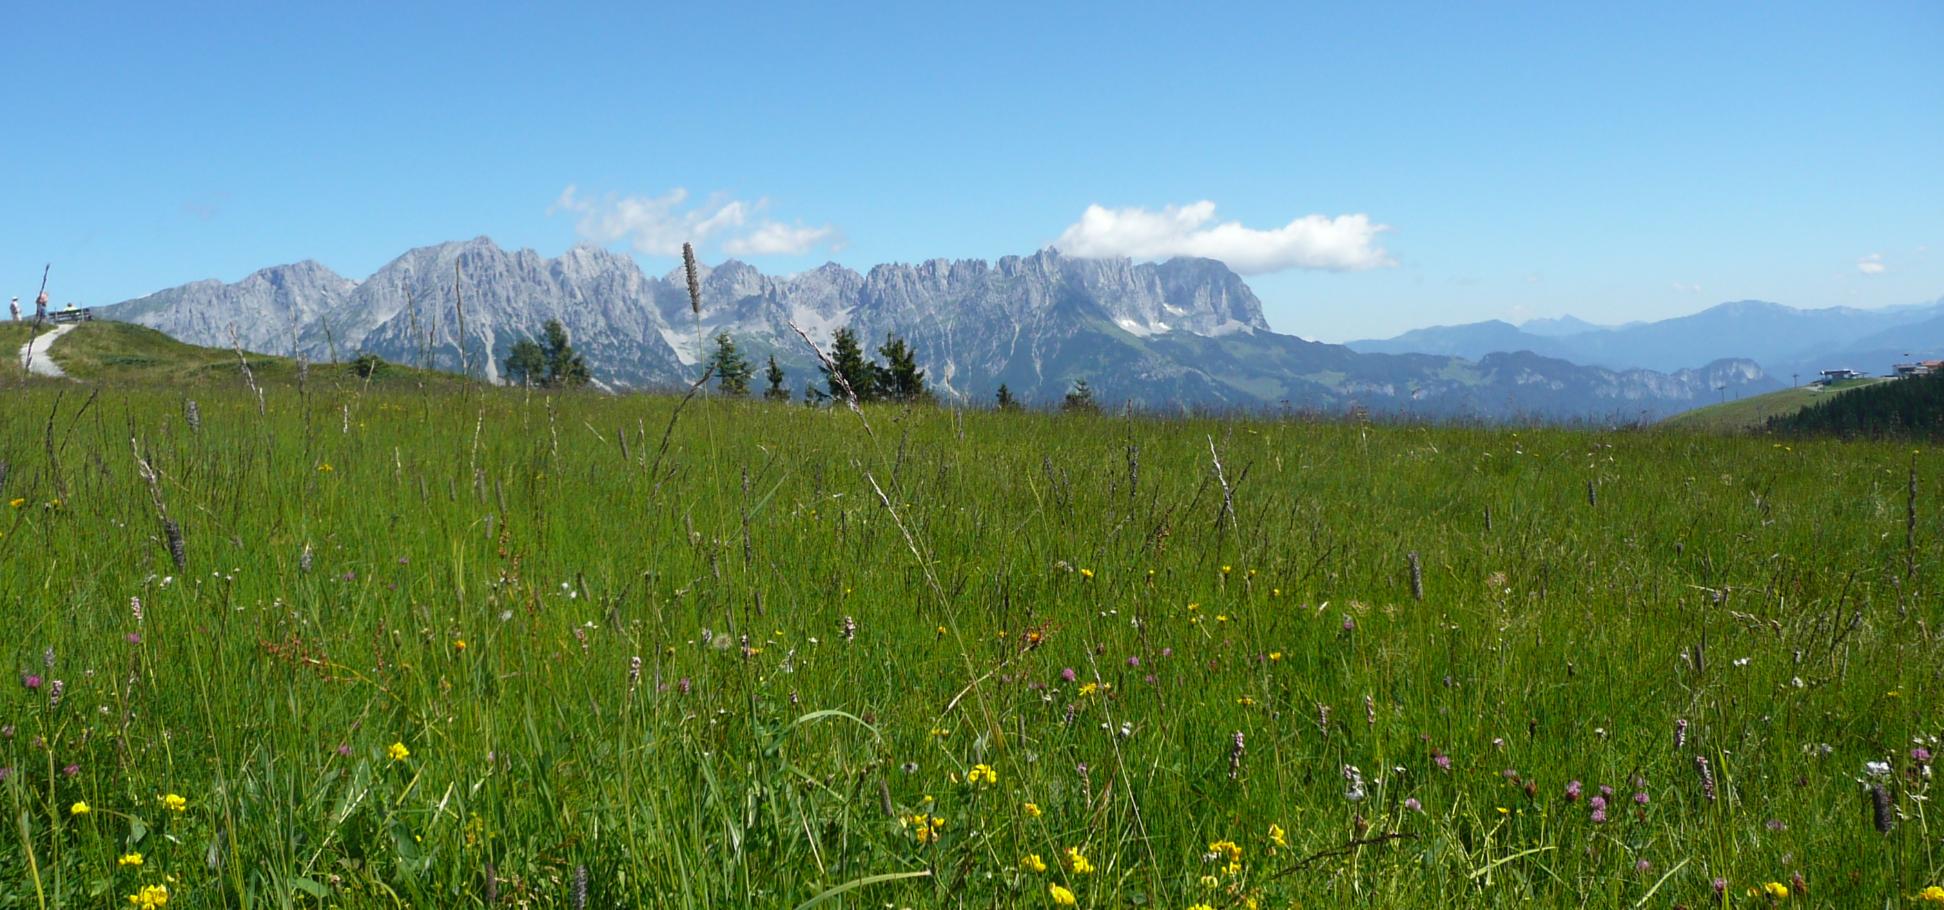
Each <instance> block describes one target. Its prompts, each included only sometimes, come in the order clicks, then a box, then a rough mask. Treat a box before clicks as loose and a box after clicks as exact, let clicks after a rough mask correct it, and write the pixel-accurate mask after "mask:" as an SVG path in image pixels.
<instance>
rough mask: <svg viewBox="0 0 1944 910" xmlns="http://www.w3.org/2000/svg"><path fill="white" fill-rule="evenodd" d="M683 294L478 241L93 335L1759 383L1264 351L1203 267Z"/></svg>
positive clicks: (1037, 369)
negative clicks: (905, 350)
mask: <svg viewBox="0 0 1944 910" xmlns="http://www.w3.org/2000/svg"><path fill="white" fill-rule="evenodd" d="M697 277H698V278H699V279H700V284H701V291H702V306H701V311H700V314H699V318H698V315H697V314H696V313H694V312H692V311H691V309H690V302H689V295H688V288H687V279H686V276H685V275H684V274H683V271H682V269H680V268H679V267H678V268H674V269H671V270H670V271H668V272H667V273H666V274H665V275H663V276H661V277H651V276H649V275H647V274H646V273H644V272H643V271H642V269H641V268H640V266H639V265H638V263H637V262H636V260H635V259H634V257H632V256H629V255H626V254H623V253H618V252H614V251H612V250H608V249H604V248H600V247H593V246H577V247H573V248H571V249H568V250H566V251H564V252H562V253H561V254H560V255H558V256H555V257H553V258H548V257H545V256H542V255H541V254H539V253H537V252H535V251H534V250H531V249H519V250H512V251H509V250H506V249H503V248H501V247H500V246H499V245H498V244H496V243H495V242H494V241H493V240H492V239H491V238H490V237H486V236H479V237H475V238H472V239H470V240H463V241H451V242H447V243H440V244H432V245H428V246H421V247H417V248H415V249H412V250H408V251H406V252H405V253H403V254H401V255H399V256H398V257H397V258H395V259H393V260H392V261H391V262H388V263H386V264H385V265H384V266H383V267H382V268H380V269H378V270H377V271H376V272H375V273H373V274H372V275H371V276H370V277H368V278H365V279H364V280H362V281H351V280H349V279H344V278H341V277H338V276H336V275H335V274H333V273H331V272H330V271H329V270H328V269H325V268H323V267H322V266H321V265H317V264H316V263H296V264H293V265H291V266H284V267H279V268H277V269H271V270H265V271H263V272H261V273H258V274H257V275H256V276H253V278H252V279H246V280H244V281H241V282H237V283H235V284H223V283H221V282H197V283H194V284H189V285H184V286H182V287H179V288H174V289H171V290H169V291H163V292H159V293H157V294H154V295H150V297H147V298H143V299H141V300H135V301H129V302H127V303H124V304H121V305H118V306H116V307H112V308H108V311H107V312H106V313H105V315H109V316H113V317H119V318H126V319H130V320H132V321H136V322H141V323H144V324H147V325H151V326H153V327H155V328H160V329H162V330H164V331H167V332H169V333H170V334H173V335H176V336H177V337H179V338H182V339H183V340H186V341H194V342H199V343H204V344H209V343H219V344H227V343H228V336H227V328H228V326H230V325H238V326H241V327H244V328H245V329H247V331H246V332H244V333H242V334H243V343H244V344H245V345H246V346H248V347H253V348H255V349H257V350H263V351H269V352H273V353H287V352H289V351H290V350H291V349H292V348H296V349H298V350H300V351H302V352H303V353H305V354H306V355H307V356H312V357H317V358H322V357H326V356H334V357H345V356H349V355H350V354H351V353H355V352H358V351H368V352H371V353H375V354H378V355H379V356H382V357H385V358H387V359H391V360H396V361H401V362H406V363H413V364H421V365H426V366H433V367H439V368H444V369H459V368H461V367H462V365H463V366H464V367H465V368H466V369H469V370H471V371H473V372H474V374H475V375H479V376H483V377H485V378H488V379H491V378H495V377H496V376H497V375H498V366H499V364H500V363H501V362H502V360H503V358H504V356H505V354H506V352H507V350H508V348H510V347H511V345H512V343H513V342H515V341H517V340H519V339H521V338H526V337H531V336H533V335H536V334H537V333H538V332H539V330H540V327H541V326H542V325H543V324H544V323H545V322H547V321H548V320H556V319H557V320H559V321H560V322H561V323H562V324H563V325H564V326H565V327H566V328H567V331H568V334H569V336H570V337H572V338H573V340H574V344H575V347H576V348H577V349H578V350H579V351H580V352H581V353H582V354H583V355H585V356H586V358H587V362H588V364H589V366H590V367H591V368H592V370H593V373H594V375H595V377H596V378H597V379H600V380H602V381H603V382H605V383H608V384H610V385H612V386H617V387H619V386H636V387H639V386H656V385H670V386H672V385H675V384H677V383H685V382H687V381H690V379H691V377H693V376H694V375H695V370H694V367H693V363H694V362H695V360H696V359H697V358H698V357H701V356H705V353H706V351H707V349H708V347H709V342H708V339H709V338H710V337H712V336H714V335H716V334H718V333H723V332H727V333H728V334H730V335H731V336H732V337H733V338H734V339H735V341H736V343H737V345H738V346H739V347H741V348H743V349H744V350H745V352H746V356H748V357H750V358H751V359H752V360H756V361H759V362H760V361H763V360H766V359H767V358H768V357H771V356H774V357H775V358H776V359H777V361H778V363H779V364H782V365H783V366H784V368H785V370H786V374H787V376H788V379H786V383H787V385H788V387H789V390H790V391H791V392H792V393H795V392H798V391H800V390H801V389H802V388H803V387H804V385H805V384H807V383H814V382H815V381H816V376H817V372H816V368H815V362H814V360H813V359H812V357H811V355H810V352H809V350H808V348H807V346H805V345H804V344H803V340H802V339H801V338H799V337H798V336H797V331H798V330H801V331H803V332H804V333H805V334H806V335H808V336H810V337H811V338H812V339H813V340H815V341H817V342H819V343H823V342H827V341H828V339H829V338H830V337H831V336H832V334H833V333H834V332H835V331H836V330H837V329H838V328H842V327H848V328H850V329H852V330H853V331H855V332H856V334H857V335H858V337H859V338H861V339H864V340H866V342H867V343H868V344H869V346H871V347H873V348H875V347H876V345H877V344H878V343H880V342H881V340H882V339H884V338H885V337H887V336H893V335H895V336H898V337H901V338H903V339H905V340H906V341H907V342H909V343H910V344H911V345H912V346H913V348H914V349H915V350H916V351H917V352H918V357H919V365H920V367H921V368H923V369H925V370H927V371H928V376H929V378H930V380H931V381H932V383H933V384H934V385H935V387H936V388H937V389H938V390H939V392H940V394H942V395H944V396H947V397H952V396H958V397H961V398H962V399H967V400H982V399H985V398H987V397H988V396H990V395H991V393H992V390H993V389H995V388H997V386H998V384H999V383H1002V382H1003V383H1005V384H1007V385H1008V386H1009V387H1010V388H1011V389H1012V390H1013V392H1014V394H1015V395H1017V396H1019V397H1020V398H1022V399H1023V400H1027V401H1042V402H1045V401H1056V400H1058V399H1059V397H1060V396H1061V395H1062V394H1064V393H1065V392H1066V390H1067V389H1068V388H1069V386H1070V384H1071V383H1072V382H1073V381H1074V380H1076V379H1081V378H1085V379H1088V380H1089V382H1090V383H1091V384H1092V385H1093V386H1094V387H1095V388H1096V389H1097V390H1099V393H1100V394H1102V395H1103V396H1105V397H1104V398H1103V400H1107V401H1118V400H1123V399H1135V400H1140V401H1144V402H1147V403H1149V404H1152V405H1158V406H1159V405H1167V404H1171V403H1176V402H1179V403H1189V402H1195V403H1220V404H1224V405H1230V406H1236V405H1240V406H1250V405H1254V406H1263V405H1274V404H1276V403H1278V402H1283V401H1288V402H1291V403H1292V404H1295V405H1298V406H1312V407H1335V406H1343V405H1347V404H1348V403H1350V402H1353V401H1354V402H1356V403H1358V404H1360V405H1363V406H1366V407H1372V408H1379V409H1382V408H1386V407H1388V408H1392V409H1396V410H1408V411H1424V412H1431V413H1470V414H1477V413H1483V414H1495V413H1528V414H1529V413H1555V414H1569V415H1580V416H1584V415H1586V414H1589V413H1598V412H1599V411H1600V409H1602V408H1609V407H1617V405H1616V403H1618V402H1624V403H1625V406H1626V407H1627V408H1628V409H1631V410H1630V412H1631V413H1638V412H1640V411H1656V410H1658V411H1660V412H1665V411H1666V410H1670V409H1674V408H1678V407H1683V406H1687V405H1691V404H1692V403H1695V402H1696V401H1699V400H1705V399H1706V398H1708V397H1709V391H1710V389H1709V388H1707V386H1706V383H1707V382H1709V381H1715V382H1731V383H1741V384H1744V385H1749V384H1758V383H1760V382H1762V381H1764V380H1761V379H1760V378H1759V375H1757V376H1755V377H1750V376H1749V375H1747V372H1746V371H1738V370H1737V369H1726V370H1715V369H1710V370H1685V371H1683V372H1681V373H1678V374H1671V373H1655V372H1652V371H1627V372H1622V373H1616V372H1614V371H1610V370H1599V369H1593V368H1588V367H1580V366H1575V365H1573V364H1570V363H1566V362H1564V361H1561V360H1556V359H1549V358H1546V357H1542V356H1538V355H1522V356H1518V357H1513V358H1497V359H1495V360H1493V361H1492V362H1491V363H1489V364H1486V363H1471V362H1468V361H1464V360H1459V359H1456V358H1452V357H1423V356H1381V355H1362V354H1358V353H1355V352H1353V351H1351V350H1349V349H1348V348H1343V347H1339V346H1334V345H1324V344H1317V343H1314V342H1306V341H1302V340H1301V339H1298V338H1294V337H1291V336H1287V335H1280V334H1277V333H1275V332H1274V331H1271V330H1270V328H1269V326H1268V323H1267V322H1266V321H1265V320H1264V318H1263V315H1262V304H1261V301H1259V300H1258V299H1257V298H1256V296H1255V294H1254V292H1253V291H1251V290H1250V288H1249V286H1248V284H1247V283H1246V282H1244V281H1243V280H1242V278H1241V276H1239V275H1237V274H1235V272H1234V271H1233V270H1231V269H1229V268H1228V267H1227V266H1226V265H1224V264H1223V263H1221V262H1218V261H1215V260H1210V259H1189V258H1183V259H1173V260H1168V261H1165V262H1158V263H1156V262H1137V261H1133V260H1129V259H1082V258H1076V257H1069V256H1065V255H1063V254H1061V253H1060V252H1059V251H1058V250H1057V249H1054V248H1051V247H1047V248H1044V249H1041V250H1038V251H1036V252H1033V253H1031V254H1029V255H1024V256H1005V257H1001V258H999V259H997V260H993V261H988V260H984V259H947V258H933V259H926V260H922V261H919V262H915V263H887V264H882V265H877V266H874V267H872V268H870V269H869V270H868V271H866V272H864V273H862V274H860V273H859V272H857V271H855V270H852V269H849V268H846V267H844V266H842V265H840V264H838V263H835V262H827V263H824V264H823V265H821V266H818V267H816V268H814V269H810V270H808V271H804V272H798V273H795V274H791V275H784V276H770V275H766V274H764V273H763V272H762V271H761V270H760V269H758V268H757V267H756V266H754V265H752V264H750V263H747V262H743V261H740V260H735V259H729V260H725V261H723V262H721V263H719V264H717V265H714V266H709V265H700V266H699V267H698V276H697ZM698 323H699V324H698ZM1514 331H1516V330H1514ZM1758 372H1759V371H1758ZM1703 373H1707V374H1709V375H1711V376H1718V378H1715V379H1712V380H1711V379H1708V378H1706V377H1704V376H1703V375H1702V374H1703ZM1508 408H1510V409H1512V410H1510V411H1508V410H1507V409H1508Z"/></svg>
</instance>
